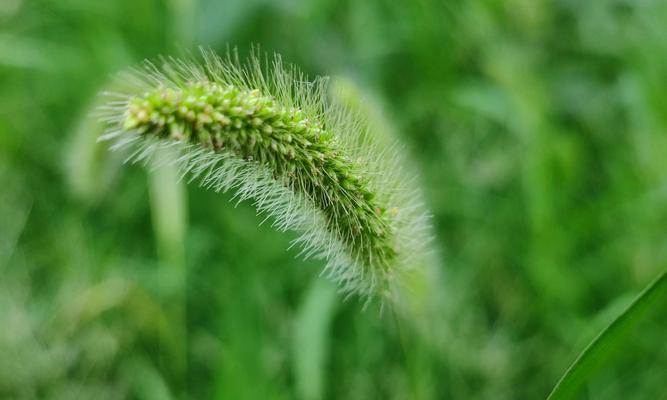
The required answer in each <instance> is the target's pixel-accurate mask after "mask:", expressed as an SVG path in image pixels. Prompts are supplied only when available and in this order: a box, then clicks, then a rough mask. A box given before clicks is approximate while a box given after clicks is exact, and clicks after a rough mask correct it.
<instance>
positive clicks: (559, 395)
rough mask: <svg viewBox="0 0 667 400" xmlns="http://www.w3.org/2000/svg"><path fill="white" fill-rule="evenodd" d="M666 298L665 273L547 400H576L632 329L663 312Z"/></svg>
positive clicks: (604, 333)
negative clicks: (652, 314) (650, 315)
mask: <svg viewBox="0 0 667 400" xmlns="http://www.w3.org/2000/svg"><path fill="white" fill-rule="evenodd" d="M665 296H667V272H663V273H662V274H661V275H660V276H659V277H658V278H657V279H656V280H655V281H653V282H652V283H651V284H649V285H648V286H647V287H646V288H645V289H644V290H643V291H642V293H640V294H639V296H637V298H636V299H635V300H634V301H633V302H632V304H631V305H630V306H629V307H628V308H627V309H626V310H625V311H624V312H623V313H622V314H621V315H619V316H618V317H617V318H616V319H615V320H614V321H613V322H612V323H611V324H610V325H609V326H608V327H607V328H605V329H604V330H603V331H602V332H600V334H599V335H598V336H597V337H596V338H595V339H593V341H592V342H591V343H590V344H589V345H588V346H587V347H586V348H585V349H584V351H582V352H581V354H579V356H578V357H577V359H576V360H575V361H574V363H573V364H572V365H571V366H570V368H568V370H567V371H566V372H565V375H563V377H562V378H561V379H560V381H559V382H558V383H557V384H556V387H555V388H554V390H553V391H552V392H551V394H550V395H549V397H548V399H549V400H564V399H572V398H575V397H576V395H577V393H578V392H579V390H580V389H581V386H582V385H584V384H585V383H586V382H588V381H589V380H590V379H591V378H592V377H593V376H594V375H595V374H596V373H597V372H598V371H599V370H600V369H601V368H602V367H603V366H604V365H605V364H607V363H608V362H610V360H611V358H612V356H613V355H614V353H615V352H616V351H618V350H619V348H620V347H621V346H622V345H623V343H624V342H625V341H626V340H627V339H628V337H629V335H630V333H631V332H632V329H633V328H634V327H635V326H636V325H637V324H638V323H639V322H640V321H641V320H642V318H643V317H644V316H645V315H646V314H647V313H650V312H651V311H656V310H660V309H662V307H661V305H662V303H661V300H663V299H664V298H665Z"/></svg>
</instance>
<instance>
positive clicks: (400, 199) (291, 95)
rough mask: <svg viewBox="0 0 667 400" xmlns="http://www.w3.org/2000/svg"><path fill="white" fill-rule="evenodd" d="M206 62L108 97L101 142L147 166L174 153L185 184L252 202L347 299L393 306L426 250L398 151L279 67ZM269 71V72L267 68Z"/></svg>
mask: <svg viewBox="0 0 667 400" xmlns="http://www.w3.org/2000/svg"><path fill="white" fill-rule="evenodd" d="M202 55H203V56H202V62H201V63H199V62H185V61H181V60H177V59H167V60H162V62H161V63H160V67H158V66H156V65H155V64H152V63H149V62H146V63H145V64H144V65H143V67H141V68H139V69H137V70H134V71H132V72H130V73H127V74H125V75H124V76H123V79H122V80H123V81H124V82H125V84H126V86H127V89H126V90H124V91H123V92H122V93H114V94H107V96H108V97H109V101H108V103H107V104H106V105H105V106H104V107H102V108H101V114H102V119H103V121H104V122H105V123H106V124H107V125H108V129H107V131H106V133H105V134H104V135H103V136H102V137H101V140H109V141H112V142H113V144H112V146H111V147H112V149H118V148H129V149H131V153H130V154H131V155H130V157H129V158H128V160H130V161H133V162H137V161H148V160H151V159H152V158H153V155H154V154H155V153H156V151H158V150H159V149H161V148H165V147H171V148H176V150H177V152H178V154H179V155H178V157H177V158H176V161H175V162H177V163H178V165H179V167H180V171H181V173H182V175H183V176H187V177H188V179H189V180H190V181H192V180H197V181H199V182H200V184H201V185H202V186H203V187H206V188H210V189H213V190H216V191H227V190H232V191H233V192H234V193H235V195H236V196H237V197H238V199H239V200H240V201H241V200H245V199H252V200H254V202H255V206H256V208H257V209H258V212H264V213H267V214H268V215H269V216H270V217H272V218H273V220H274V226H276V227H277V228H278V229H280V230H296V231H299V232H300V233H301V236H300V237H299V238H297V239H295V244H297V245H299V246H300V247H301V254H302V255H304V256H307V257H308V256H318V257H321V258H324V259H325V260H326V261H327V264H326V267H325V269H324V271H325V273H326V274H328V275H329V276H330V277H331V278H333V279H334V280H335V281H337V282H338V283H339V284H340V287H341V290H342V291H344V292H346V293H348V294H353V293H356V294H359V295H361V296H362V297H366V298H367V299H370V298H373V297H381V298H382V299H387V298H391V297H392V295H393V294H395V293H396V289H397V288H398V286H400V281H401V276H402V275H403V274H405V273H407V272H409V271H412V270H414V267H415V266H417V265H418V264H419V262H418V261H417V260H416V259H415V256H417V257H418V256H420V255H421V254H422V253H423V252H424V247H425V245H426V243H427V242H428V240H429V237H428V234H427V232H428V228H427V221H426V217H425V215H424V213H423V212H422V207H421V204H420V200H419V199H418V198H415V197H418V192H417V191H410V187H411V185H412V183H411V182H410V180H409V179H406V178H405V177H404V173H403V171H402V161H401V159H400V157H399V155H398V153H397V151H396V150H395V149H392V148H387V147H386V146H380V145H375V144H374V140H373V134H372V129H371V127H369V126H368V123H367V122H366V121H365V120H364V119H363V117H361V116H359V115H355V114H354V113H352V112H351V111H349V110H348V109H346V108H345V107H344V106H343V105H341V104H338V103H337V102H335V101H331V100H328V99H327V85H326V80H325V79H316V80H315V81H307V80H306V79H305V78H304V77H303V76H302V75H301V74H300V73H299V72H298V71H297V70H296V69H295V68H293V67H288V66H284V65H283V63H282V62H281V60H280V58H279V57H278V56H276V57H275V59H274V61H273V63H272V64H271V65H270V66H268V65H266V66H262V64H261V63H260V58H259V57H258V56H257V55H254V56H252V57H251V58H250V59H249V60H248V62H247V63H245V64H242V63H241V62H239V60H238V57H237V56H236V55H235V54H234V55H230V56H227V58H225V59H223V58H221V57H219V56H217V55H215V54H214V53H213V52H211V51H207V50H204V51H202ZM267 64H268V63H267Z"/></svg>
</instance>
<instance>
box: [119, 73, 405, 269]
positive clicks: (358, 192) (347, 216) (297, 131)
mask: <svg viewBox="0 0 667 400" xmlns="http://www.w3.org/2000/svg"><path fill="white" fill-rule="evenodd" d="M122 124H123V129H124V130H134V131H137V132H139V133H140V134H142V135H152V136H155V137H158V138H169V139H174V140H179V141H184V142H187V143H191V144H197V145H201V146H204V147H208V148H211V149H212V150H214V151H216V152H220V151H227V152H231V153H232V154H234V155H236V156H238V157H241V158H243V159H245V160H249V161H256V162H258V163H260V164H262V165H264V166H267V167H268V168H269V169H270V170H271V171H272V172H273V174H274V176H275V177H276V178H280V179H284V180H285V182H287V184H288V185H289V186H290V187H291V188H293V189H294V190H295V191H297V192H299V193H301V194H303V195H305V196H307V197H308V198H309V199H310V200H312V201H313V202H314V204H315V205H316V206H317V208H318V209H320V210H321V211H322V213H323V215H324V216H325V220H326V223H327V225H328V228H329V229H330V230H331V231H332V232H334V233H335V234H336V236H337V237H338V238H339V239H340V240H341V242H342V243H343V245H344V246H345V247H346V248H348V250H349V251H350V253H351V254H352V256H353V258H354V259H356V260H357V261H358V262H360V263H361V264H362V265H365V266H366V267H367V268H370V267H371V266H373V267H374V268H382V269H387V268H388V267H389V264H390V262H391V261H392V259H393V258H394V257H395V255H396V253H395V250H394V248H393V246H392V245H391V239H392V237H391V232H390V226H389V224H388V221H387V215H386V213H385V209H384V208H383V207H381V206H380V205H379V204H377V200H376V198H375V196H374V195H373V193H372V192H371V191H370V190H369V189H368V184H367V182H366V181H365V180H364V178H362V177H361V174H359V172H358V170H359V166H358V165H356V164H355V163H354V162H353V161H352V160H350V159H349V158H348V157H347V156H346V155H345V154H344V153H343V152H342V151H341V150H340V149H339V146H337V143H336V138H335V136H334V135H333V134H331V132H328V131H327V128H326V127H325V126H323V124H322V123H321V122H320V121H319V120H317V119H316V118H312V117H311V118H308V117H307V116H306V115H305V113H304V112H302V111H301V110H300V109H298V108H294V107H285V106H282V105H280V104H277V101H276V100H275V99H273V98H272V97H270V96H266V95H263V94H262V93H260V92H259V91H258V90H246V89H241V88H238V87H235V86H232V85H223V84H220V83H216V82H210V81H199V82H195V83H184V84H182V85H181V86H180V87H178V88H167V87H159V88H156V89H153V90H151V91H148V92H147V93H145V94H143V95H142V96H135V97H132V98H131V99H130V101H129V102H128V106H127V109H126V111H125V114H124V116H123V123H122ZM374 272H377V271H374Z"/></svg>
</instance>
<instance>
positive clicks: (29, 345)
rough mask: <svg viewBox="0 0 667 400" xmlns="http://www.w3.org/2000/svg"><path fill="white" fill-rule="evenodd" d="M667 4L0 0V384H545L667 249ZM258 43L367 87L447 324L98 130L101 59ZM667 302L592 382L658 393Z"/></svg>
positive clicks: (87, 391) (437, 390) (450, 391)
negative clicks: (406, 160)
mask: <svg viewBox="0 0 667 400" xmlns="http://www.w3.org/2000/svg"><path fill="white" fill-rule="evenodd" d="M666 21H667V2H665V1H662V0H597V1H574V0H554V1H546V0H508V1H502V0H488V1H467V0H446V1H445V0H413V1H400V0H399V1H397V0H372V1H371V0H369V1H363V0H313V1H308V2H300V1H297V0H278V1H271V0H222V1H221V0H170V1H158V0H114V1H93V0H0V398H3V399H4V398H8V399H97V400H102V399H125V398H130V399H304V400H318V399H346V400H355V399H360V400H361V399H363V400H366V399H401V400H402V399H540V398H545V397H546V395H547V394H548V393H549V391H550V389H551V388H552V387H553V385H554V384H555V382H556V381H557V379H558V377H559V376H560V375H561V374H562V373H563V371H564V370H565V369H566V367H567V366H568V365H569V363H570V362H571V361H572V360H573V359H574V357H575V356H576V354H577V353H578V352H579V351H580V350H581V349H582V348H583V347H584V345H585V344H586V343H587V342H588V341H589V340H590V339H591V338H592V337H593V336H594V335H595V334H596V333H597V332H598V331H599V330H600V329H601V328H602V327H604V326H605V325H606V324H607V323H608V322H609V321H610V320H611V319H612V318H613V317H614V316H615V315H617V314H618V312H619V311H620V310H622V308H623V307H624V306H625V305H627V304H628V302H629V300H630V299H631V298H632V296H633V295H634V294H636V293H637V292H638V291H639V290H640V288H641V287H643V286H645V285H646V284H647V283H648V282H649V281H650V280H651V279H652V278H653V277H655V276H656V275H657V274H658V273H659V272H660V271H662V270H664V269H665V267H666V266H667V265H666V264H667V263H666V262H665V259H666V257H667V94H665V90H666V89H667V86H666V85H667V22H666ZM253 44H259V45H261V48H262V49H263V50H264V51H267V52H269V53H273V52H278V53H280V54H282V55H283V58H284V59H285V60H287V61H289V62H292V63H295V64H297V65H299V66H300V67H301V68H302V69H303V70H304V71H305V72H306V73H307V74H309V75H310V76H315V75H328V76H331V77H332V79H333V81H334V82H335V83H337V84H339V85H343V86H345V87H347V88H349V89H350V90H351V93H353V94H354V93H363V94H364V100H362V102H361V104H363V107H365V108H366V109H367V110H371V111H372V113H374V114H375V115H376V117H377V118H380V119H382V124H385V125H384V126H386V127H387V129H389V130H391V131H392V132H393V134H395V135H396V136H397V137H398V138H397V139H398V140H399V141H400V142H401V144H402V145H403V147H405V150H406V152H407V153H408V154H409V155H410V156H411V158H412V159H413V162H414V166H415V168H416V169H417V170H418V171H419V179H420V181H421V184H422V186H423V191H424V194H425V202H426V204H427V205H428V208H429V209H430V210H431V212H432V215H433V219H432V221H433V225H434V231H435V240H434V247H435V248H436V252H437V258H438V259H439V261H438V265H437V267H438V269H439V272H440V274H441V276H442V282H440V281H438V282H437V283H436V285H437V286H436V287H437V291H438V295H439V296H438V297H439V298H440V301H439V303H438V308H437V310H436V314H437V316H438V318H437V322H433V321H430V322H429V323H428V324H423V323H422V322H420V321H419V318H420V317H419V316H414V317H412V318H404V319H401V320H400V321H398V324H395V323H394V320H393V319H392V318H391V314H390V313H388V312H383V313H380V311H379V307H378V306H377V304H375V305H371V307H369V308H368V309H366V310H365V311H362V305H363V304H362V302H360V301H359V300H357V299H354V298H352V299H349V300H347V301H344V299H342V298H341V297H340V296H339V295H338V294H337V293H336V292H335V288H333V287H332V285H331V284H329V283H328V282H327V281H326V280H324V279H323V278H320V277H319V271H320V269H321V266H322V263H321V262H320V261H318V260H306V261H304V260H300V259H295V255H296V254H297V250H295V249H291V250H286V249H287V248H288V247H289V244H290V240H291V239H293V238H294V237H295V235H293V234H287V235H286V234H280V233H277V232H275V231H273V230H272V228H271V227H270V224H268V223H267V224H263V225H261V226H258V224H259V222H260V221H261V220H262V219H263V217H261V216H257V215H255V211H254V210H253V208H252V206H251V205H250V204H245V203H242V204H239V205H238V206H237V207H234V203H233V202H230V200H231V195H229V194H225V195H219V194H215V193H211V192H207V191H204V190H202V189H200V188H198V187H197V186H196V185H188V186H186V185H184V184H183V183H178V182H176V180H175V179H174V175H175V171H171V170H169V169H168V168H167V169H160V170H157V171H154V172H149V171H148V170H147V168H144V167H142V166H140V165H135V166H123V165H122V155H120V154H112V153H108V152H107V151H106V148H105V146H104V145H99V144H97V143H96V137H97V135H98V134H99V133H100V127H99V124H98V123H97V122H96V120H95V118H94V117H91V116H90V115H91V112H92V111H93V110H94V109H95V107H96V105H97V104H98V103H99V100H98V99H97V97H96V94H97V93H98V92H99V91H100V90H102V89H103V88H104V87H105V86H107V85H108V84H109V82H110V81H111V78H112V74H114V73H116V72H118V71H120V70H123V69H125V68H127V67H129V66H132V65H136V64H137V63H139V62H140V61H141V60H143V59H145V58H149V59H154V58H156V57H157V56H159V55H160V54H164V55H171V54H184V53H185V54H187V53H189V52H196V47H197V46H198V45H203V46H208V47H211V48H213V49H216V50H218V51H219V52H221V53H224V52H225V51H226V48H227V46H237V47H238V48H239V51H240V52H241V53H242V54H246V53H248V52H249V51H250V48H251V46H252V45H253ZM379 110H381V111H382V112H381V113H380V111H379ZM380 114H381V116H380ZM666 316H667V315H666V314H665V312H664V311H659V312H658V313H654V315H652V317H651V318H649V319H647V320H645V321H644V322H643V323H642V325H641V326H640V327H639V329H637V330H635V331H634V332H633V334H632V336H631V338H630V340H629V342H628V343H627V344H626V346H625V347H624V348H622V349H620V350H619V351H618V354H617V357H616V359H615V362H614V363H613V364H612V365H610V366H608V367H606V368H604V369H602V370H601V371H600V372H599V373H598V374H597V375H596V377H595V378H594V379H593V380H592V381H591V382H589V384H588V385H587V386H586V388H585V390H584V392H583V393H582V398H587V399H667V383H666V382H667V340H665V338H666V337H667V322H665V321H666V319H665V317H666ZM424 326H426V327H427V328H424Z"/></svg>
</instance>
